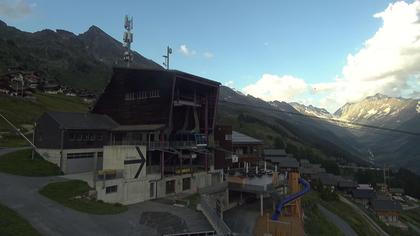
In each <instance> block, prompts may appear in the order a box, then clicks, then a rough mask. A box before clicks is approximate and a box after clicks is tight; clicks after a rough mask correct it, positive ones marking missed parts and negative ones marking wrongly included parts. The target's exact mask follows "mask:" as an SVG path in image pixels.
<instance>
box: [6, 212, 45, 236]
mask: <svg viewBox="0 0 420 236" xmlns="http://www.w3.org/2000/svg"><path fill="white" fill-rule="evenodd" d="M0 235H3V236H20V235H21V236H35V235H40V234H39V233H38V232H37V231H36V230H35V229H34V228H32V226H31V225H30V224H29V223H28V222H27V221H26V220H25V219H23V218H22V217H21V216H19V215H18V214H17V213H16V212H14V211H13V210H11V209H9V208H7V207H5V206H3V205H0Z"/></svg>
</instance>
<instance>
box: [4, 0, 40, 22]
mask: <svg viewBox="0 0 420 236" xmlns="http://www.w3.org/2000/svg"><path fill="white" fill-rule="evenodd" d="M34 7H36V3H31V4H29V3H28V2H26V1H24V0H2V1H0V16H1V17H5V18H10V19H21V18H24V17H26V16H28V15H30V14H31V13H32V9H33V8H34Z"/></svg>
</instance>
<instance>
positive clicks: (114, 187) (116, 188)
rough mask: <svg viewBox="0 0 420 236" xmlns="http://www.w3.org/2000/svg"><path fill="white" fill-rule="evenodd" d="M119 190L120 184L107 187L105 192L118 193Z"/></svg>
mask: <svg viewBox="0 0 420 236" xmlns="http://www.w3.org/2000/svg"><path fill="white" fill-rule="evenodd" d="M117 191H118V185H112V186H108V187H106V188H105V193H116V192H117Z"/></svg>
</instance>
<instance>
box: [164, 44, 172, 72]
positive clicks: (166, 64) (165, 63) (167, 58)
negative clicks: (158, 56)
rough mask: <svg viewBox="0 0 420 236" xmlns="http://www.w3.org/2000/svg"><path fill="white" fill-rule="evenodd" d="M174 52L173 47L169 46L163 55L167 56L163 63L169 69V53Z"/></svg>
mask: <svg viewBox="0 0 420 236" xmlns="http://www.w3.org/2000/svg"><path fill="white" fill-rule="evenodd" d="M170 54H172V48H170V47H169V46H168V47H166V55H163V58H165V62H163V65H164V66H165V67H166V69H167V70H169V55H170Z"/></svg>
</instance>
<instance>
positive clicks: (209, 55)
mask: <svg viewBox="0 0 420 236" xmlns="http://www.w3.org/2000/svg"><path fill="white" fill-rule="evenodd" d="M203 56H204V57H205V58H207V59H211V58H213V57H214V54H213V53H211V52H205V53H203Z"/></svg>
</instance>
